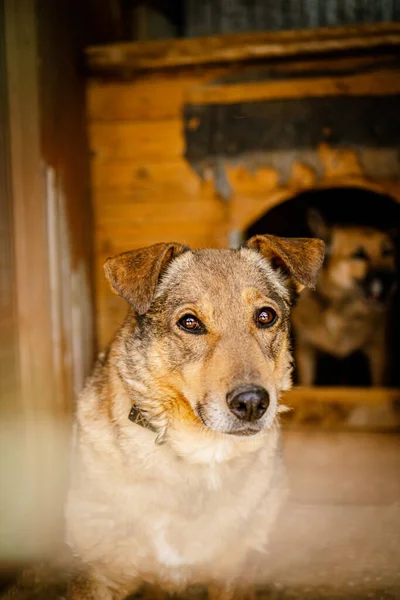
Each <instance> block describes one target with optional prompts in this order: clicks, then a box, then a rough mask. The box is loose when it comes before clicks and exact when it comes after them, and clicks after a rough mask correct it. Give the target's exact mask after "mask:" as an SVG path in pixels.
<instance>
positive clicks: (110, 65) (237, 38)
mask: <svg viewBox="0 0 400 600" xmlns="http://www.w3.org/2000/svg"><path fill="white" fill-rule="evenodd" d="M399 45H400V24H398V23H384V24H378V25H359V26H346V27H335V28H323V29H317V30H315V29H313V30H309V29H307V30H302V31H281V32H273V33H246V34H235V35H221V36H210V37H204V38H197V39H178V40H177V39H175V40H167V41H160V42H136V43H121V44H110V45H107V46H97V47H96V46H92V47H90V48H88V49H87V50H86V63H87V66H88V69H89V70H90V71H91V72H92V73H109V72H113V71H114V72H115V71H120V72H125V73H133V72H135V71H143V70H150V69H168V68H173V67H183V66H188V65H193V66H194V65H204V64H213V63H214V64H216V63H217V64H218V63H219V64H221V63H226V62H233V61H236V62H238V61H249V60H259V59H261V58H276V57H286V56H298V55H301V54H303V55H310V54H315V53H320V54H322V53H334V52H340V51H348V52H349V51H352V50H365V49H368V50H369V51H373V50H374V49H376V48H379V47H386V48H387V47H396V46H399Z"/></svg>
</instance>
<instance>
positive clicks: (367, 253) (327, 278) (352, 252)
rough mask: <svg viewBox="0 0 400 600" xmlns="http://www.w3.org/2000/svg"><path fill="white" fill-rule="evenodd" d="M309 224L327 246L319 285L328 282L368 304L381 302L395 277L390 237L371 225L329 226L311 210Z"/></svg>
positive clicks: (385, 297)
mask: <svg viewBox="0 0 400 600" xmlns="http://www.w3.org/2000/svg"><path fill="white" fill-rule="evenodd" d="M310 225H311V227H312V229H313V230H314V232H315V233H316V235H322V236H323V238H324V239H325V241H326V243H327V248H328V250H327V257H326V260H325V264H324V267H323V281H322V279H321V282H322V283H321V285H324V284H326V283H328V284H329V283H332V284H333V285H334V286H335V287H336V288H338V289H342V290H343V291H346V292H350V293H351V294H352V295H355V296H358V297H360V298H362V299H364V300H365V301H367V302H369V303H371V304H375V305H379V304H383V303H384V302H385V301H386V300H387V299H388V297H389V296H390V292H391V290H392V288H393V285H394V282H395V276H396V259H395V247H394V242H393V239H392V237H391V236H390V235H389V234H388V233H386V232H384V231H379V230H378V229H374V228H372V227H354V226H351V227H350V226H346V227H340V226H332V227H329V226H327V225H326V223H324V222H323V221H322V218H321V216H320V215H316V214H315V213H314V214H313V215H312V218H311V223H310Z"/></svg>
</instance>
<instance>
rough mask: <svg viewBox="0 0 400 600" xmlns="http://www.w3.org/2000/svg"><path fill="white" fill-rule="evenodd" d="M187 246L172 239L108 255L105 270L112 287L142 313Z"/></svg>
mask: <svg viewBox="0 0 400 600" xmlns="http://www.w3.org/2000/svg"><path fill="white" fill-rule="evenodd" d="M187 250H189V248H188V247H187V246H183V245H182V244H175V243H173V242H171V243H169V244H154V246H149V247H148V248H140V249H139V250H131V251H130V252H124V253H123V254H118V255H117V256H114V257H113V258H108V259H107V260H106V262H105V265H104V270H105V273H106V276H107V279H108V281H109V282H110V284H111V288H112V290H113V291H114V292H115V293H116V294H119V295H120V296H122V298H124V299H125V300H126V301H127V302H128V303H129V304H130V305H131V306H132V307H133V308H134V309H135V311H136V312H137V313H138V314H139V315H143V314H144V313H145V312H147V311H148V309H149V308H150V304H151V302H152V300H153V298H154V295H155V292H156V288H157V284H158V282H159V279H160V277H161V275H162V273H163V271H164V270H165V268H166V267H167V265H168V264H169V263H170V262H171V260H173V259H174V258H176V257H177V256H179V255H180V254H182V253H183V252H186V251H187Z"/></svg>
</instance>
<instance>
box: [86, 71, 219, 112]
mask: <svg viewBox="0 0 400 600" xmlns="http://www.w3.org/2000/svg"><path fill="white" fill-rule="evenodd" d="M210 76H211V74H210V73H209V74H208V78H207V77H206V76H205V75H203V76H202V75H201V74H200V73H199V74H198V75H196V74H192V75H186V76H176V77H171V76H168V75H164V76H163V75H161V76H159V77H154V76H153V77H151V76H150V77H143V78H140V79H136V80H134V81H132V82H114V81H113V82H103V81H99V80H92V81H89V83H88V86H87V92H86V97H87V115H88V119H89V120H90V121H119V120H136V121H140V120H150V121H160V120H166V119H178V118H179V117H180V112H181V105H182V103H183V99H184V95H185V92H186V91H187V90H188V89H190V88H192V87H194V86H197V85H199V84H200V83H204V82H205V81H206V80H207V79H209V78H210Z"/></svg>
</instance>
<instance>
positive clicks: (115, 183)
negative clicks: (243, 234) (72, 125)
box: [88, 71, 226, 346]
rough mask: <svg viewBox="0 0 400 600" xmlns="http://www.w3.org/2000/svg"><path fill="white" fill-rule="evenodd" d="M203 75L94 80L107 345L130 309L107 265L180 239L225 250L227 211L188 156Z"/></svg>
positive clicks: (100, 300) (100, 298)
mask: <svg viewBox="0 0 400 600" xmlns="http://www.w3.org/2000/svg"><path fill="white" fill-rule="evenodd" d="M205 76H206V75H205V74H204V72H202V71H199V72H198V73H192V72H181V73H179V74H178V75H163V74H150V75H147V76H145V77H141V78H139V79H137V80H135V81H131V82H125V83H124V82H121V83H118V82H111V83H110V82H108V83H105V82H102V81H94V80H93V81H90V83H89V86H88V118H89V136H90V146H91V153H92V180H91V181H92V194H93V202H94V218H95V231H96V240H95V247H96V301H97V325H98V338H99V342H100V345H101V346H103V345H104V344H106V343H107V342H108V341H109V339H110V337H111V335H112V333H113V332H114V331H115V329H116V327H117V326H118V324H119V323H120V321H121V319H122V317H123V314H124V311H125V306H124V303H123V302H122V301H121V300H120V299H119V298H118V297H116V296H114V295H113V294H111V292H110V291H109V289H108V284H107V282H106V281H105V279H104V274H103V263H104V261H105V259H106V258H107V257H109V256H112V255H113V254H117V253H118V252H123V251H125V250H128V249H131V248H135V247H140V246H146V245H150V244H153V243H156V242H159V241H162V240H165V241H169V240H174V241H177V242H182V243H186V244H188V245H190V246H193V247H206V246H218V245H224V244H225V241H226V236H225V212H226V207H225V206H224V204H223V203H222V202H221V201H220V199H219V198H218V197H217V196H216V194H215V192H214V188H213V185H212V182H211V181H209V182H207V181H204V182H202V181H201V180H200V178H199V177H198V176H197V175H196V174H195V172H194V171H193V170H192V169H191V167H190V165H189V164H188V163H187V161H186V160H185V159H184V157H183V153H184V138H183V122H182V117H181V110H182V104H183V98H184V94H185V91H186V90H187V89H188V88H190V87H192V86H195V85H197V84H198V83H199V82H202V81H204V77H205Z"/></svg>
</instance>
